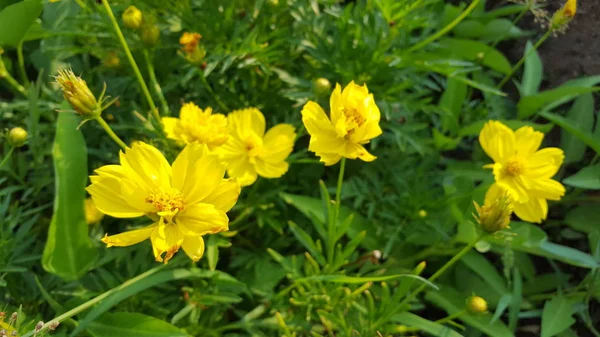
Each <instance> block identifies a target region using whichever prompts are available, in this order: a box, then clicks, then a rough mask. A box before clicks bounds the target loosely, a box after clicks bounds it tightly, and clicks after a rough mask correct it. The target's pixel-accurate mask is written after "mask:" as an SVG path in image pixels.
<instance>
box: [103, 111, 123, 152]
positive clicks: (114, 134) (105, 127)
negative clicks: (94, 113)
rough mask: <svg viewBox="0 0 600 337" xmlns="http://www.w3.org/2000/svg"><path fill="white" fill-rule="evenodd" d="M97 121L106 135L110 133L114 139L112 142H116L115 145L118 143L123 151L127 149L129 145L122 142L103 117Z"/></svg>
mask: <svg viewBox="0 0 600 337" xmlns="http://www.w3.org/2000/svg"><path fill="white" fill-rule="evenodd" d="M96 121H97V122H98V123H99V124H100V125H101V126H102V128H103V129H104V131H106V133H108V135H109V136H110V138H112V140H114V141H115V143H117V145H119V146H120V147H121V148H122V149H123V150H125V149H127V144H125V143H124V142H123V141H122V140H121V138H119V136H117V134H116V133H115V132H114V131H113V130H112V129H111V128H110V125H108V123H106V121H105V120H104V119H103V118H102V116H99V117H97V118H96Z"/></svg>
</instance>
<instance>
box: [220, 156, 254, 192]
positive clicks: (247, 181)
mask: <svg viewBox="0 0 600 337" xmlns="http://www.w3.org/2000/svg"><path fill="white" fill-rule="evenodd" d="M227 174H228V175H229V177H232V178H236V179H237V181H239V182H240V184H241V185H242V186H249V185H252V184H254V182H255V181H256V178H257V173H256V169H255V167H254V165H252V164H250V163H249V162H248V158H247V157H240V158H238V159H236V160H233V161H229V162H228V164H227Z"/></svg>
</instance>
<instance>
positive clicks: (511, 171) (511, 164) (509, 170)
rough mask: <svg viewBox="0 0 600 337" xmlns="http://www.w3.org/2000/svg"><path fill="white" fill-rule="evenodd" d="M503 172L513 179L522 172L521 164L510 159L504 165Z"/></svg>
mask: <svg viewBox="0 0 600 337" xmlns="http://www.w3.org/2000/svg"><path fill="white" fill-rule="evenodd" d="M504 171H505V172H506V174H508V175H511V176H513V177H514V176H517V175H519V174H521V173H522V172H523V164H522V163H521V162H520V161H519V160H517V159H511V160H509V161H508V163H506V167H505V169H504Z"/></svg>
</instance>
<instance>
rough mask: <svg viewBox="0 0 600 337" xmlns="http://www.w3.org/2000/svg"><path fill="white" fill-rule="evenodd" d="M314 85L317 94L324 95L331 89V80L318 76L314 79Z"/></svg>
mask: <svg viewBox="0 0 600 337" xmlns="http://www.w3.org/2000/svg"><path fill="white" fill-rule="evenodd" d="M314 87H315V92H316V93H317V95H320V96H325V95H327V94H329V91H330V90H331V82H329V80H328V79H326V78H324V77H320V78H317V79H316V80H315V82H314Z"/></svg>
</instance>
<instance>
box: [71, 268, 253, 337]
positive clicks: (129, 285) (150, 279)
mask: <svg viewBox="0 0 600 337" xmlns="http://www.w3.org/2000/svg"><path fill="white" fill-rule="evenodd" d="M162 268H164V266H159V267H156V268H154V269H151V270H149V271H147V272H145V273H144V274H142V275H138V276H136V277H134V278H133V279H130V280H128V281H126V282H124V283H123V284H121V285H119V286H118V287H116V288H113V289H111V290H109V291H108V292H107V293H105V294H106V297H105V298H104V299H103V300H102V301H101V302H99V304H98V305H96V306H95V307H94V308H93V309H91V310H90V311H88V312H87V315H86V316H85V317H84V318H83V319H81V320H80V321H79V325H78V326H77V328H76V329H75V330H73V332H71V334H70V335H69V336H70V337H75V336H79V335H81V332H82V331H83V330H85V329H87V328H88V326H89V324H90V323H92V322H93V321H95V320H96V319H97V318H98V317H100V316H101V315H103V314H104V313H105V312H107V311H108V310H109V309H110V308H112V307H113V306H115V305H117V304H119V303H121V302H122V301H124V300H125V299H127V298H129V297H131V296H134V295H136V294H138V293H140V292H142V291H144V290H146V289H148V288H151V287H154V286H157V285H159V284H163V283H167V282H171V281H174V280H185V279H212V280H215V281H219V282H223V283H229V284H233V285H237V286H243V287H245V286H244V284H243V283H241V282H239V281H238V280H236V279H235V278H233V277H232V276H231V275H229V274H226V273H223V272H220V271H210V270H202V269H183V268H182V269H173V270H162Z"/></svg>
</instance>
